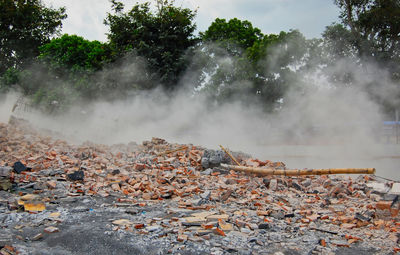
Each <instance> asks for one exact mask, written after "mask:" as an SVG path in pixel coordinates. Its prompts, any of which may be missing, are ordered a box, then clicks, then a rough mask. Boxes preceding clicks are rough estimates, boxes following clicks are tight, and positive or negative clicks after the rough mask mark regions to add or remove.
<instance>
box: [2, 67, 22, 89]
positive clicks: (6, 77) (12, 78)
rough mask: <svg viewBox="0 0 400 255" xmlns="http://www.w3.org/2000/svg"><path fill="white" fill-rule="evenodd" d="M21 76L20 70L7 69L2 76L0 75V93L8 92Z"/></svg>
mask: <svg viewBox="0 0 400 255" xmlns="http://www.w3.org/2000/svg"><path fill="white" fill-rule="evenodd" d="M20 76H21V71H19V70H18V69H15V68H9V69H7V70H6V71H5V72H4V73H3V75H2V76H0V93H4V92H8V91H9V90H10V89H11V88H12V87H13V86H15V85H16V84H17V83H18V81H19V79H20Z"/></svg>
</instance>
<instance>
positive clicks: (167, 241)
mask: <svg viewBox="0 0 400 255" xmlns="http://www.w3.org/2000/svg"><path fill="white" fill-rule="evenodd" d="M234 155H235V157H236V158H237V159H238V160H239V161H240V163H241V164H242V165H247V166H252V167H261V168H273V169H285V165H284V164H283V163H281V162H271V161H268V160H263V161H262V160H258V159H253V158H251V157H250V156H248V155H246V154H243V153H234ZM221 162H224V163H232V162H231V161H230V159H229V158H228V157H227V156H226V154H225V153H224V152H222V151H212V150H207V149H205V148H201V147H196V146H194V145H180V144H171V143H168V142H166V141H164V140H162V139H158V138H154V139H152V141H147V142H143V144H141V145H137V144H134V143H130V144H127V145H115V146H105V145H96V144H91V143H85V144H83V145H80V146H75V145H71V144H68V143H66V142H64V141H61V140H54V139H52V138H51V137H47V136H43V135H41V134H40V133H39V132H37V131H34V130H32V129H29V123H26V122H24V121H22V120H16V119H12V121H11V122H10V123H9V124H0V185H1V187H0V190H1V191H0V230H1V231H0V249H1V254H167V253H170V254H276V255H278V254H392V253H395V252H397V251H398V250H399V244H398V234H397V233H398V231H399V228H400V223H399V222H398V211H399V210H398V208H399V203H398V201H399V199H398V194H399V186H398V183H393V182H390V181H384V180H380V179H378V178H375V177H373V176H356V177H354V176H353V177H349V176H318V177H315V176H309V177H279V176H270V177H257V176H250V175H245V174H242V173H237V172H233V171H225V170H222V169H219V167H218V166H219V164H220V163H221Z"/></svg>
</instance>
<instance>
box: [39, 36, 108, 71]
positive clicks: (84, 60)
mask: <svg viewBox="0 0 400 255" xmlns="http://www.w3.org/2000/svg"><path fill="white" fill-rule="evenodd" d="M39 51H40V56H39V59H41V60H43V61H44V62H45V63H46V64H48V65H49V66H50V67H51V69H53V70H55V71H58V72H62V71H64V70H69V71H72V72H79V71H96V70H100V69H101V68H102V66H103V64H104V62H105V61H107V60H108V59H109V56H108V55H107V54H109V52H108V49H107V45H105V44H103V43H101V42H99V41H88V40H85V39H84V38H82V37H80V36H77V35H68V34H65V35H63V36H62V37H60V38H55V39H52V40H51V41H50V42H49V43H47V44H45V45H43V46H41V47H40V48H39Z"/></svg>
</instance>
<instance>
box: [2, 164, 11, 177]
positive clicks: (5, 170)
mask: <svg viewBox="0 0 400 255" xmlns="http://www.w3.org/2000/svg"><path fill="white" fill-rule="evenodd" d="M11 170H12V168H11V167H8V166H0V177H3V178H8V177H9V176H10V174H11Z"/></svg>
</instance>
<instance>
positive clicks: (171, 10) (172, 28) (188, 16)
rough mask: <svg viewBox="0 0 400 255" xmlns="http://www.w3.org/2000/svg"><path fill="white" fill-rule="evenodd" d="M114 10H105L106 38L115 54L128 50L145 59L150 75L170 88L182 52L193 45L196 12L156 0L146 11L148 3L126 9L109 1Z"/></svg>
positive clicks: (182, 64)
mask: <svg viewBox="0 0 400 255" xmlns="http://www.w3.org/2000/svg"><path fill="white" fill-rule="evenodd" d="M112 3H113V10H114V13H113V14H111V13H108V14H107V18H106V19H105V24H106V25H108V26H109V28H110V32H109V33H108V39H109V41H110V44H111V46H112V47H113V50H114V51H115V55H116V56H117V57H121V56H123V55H125V54H126V53H127V52H129V51H133V52H134V53H135V54H137V55H138V56H141V57H144V58H145V59H146V60H147V63H148V67H149V71H150V72H151V74H150V76H152V78H153V79H154V80H155V78H156V77H157V78H159V80H160V82H161V83H162V84H164V85H165V87H166V88H170V89H171V88H173V87H174V86H175V85H176V84H177V83H178V80H179V78H180V76H181V74H182V73H183V72H184V71H185V67H186V66H187V62H186V59H185V54H186V53H187V51H188V50H189V49H190V47H192V46H194V45H195V43H196V39H195V37H194V36H193V33H194V31H195V29H196V25H195V24H194V23H193V19H194V17H195V15H196V12H194V11H192V10H190V9H186V8H179V7H175V6H173V5H172V3H171V2H168V1H158V2H157V3H158V5H157V7H158V11H157V12H156V13H152V12H151V11H150V3H149V2H146V3H144V4H136V5H134V6H133V7H132V9H131V10H130V11H128V12H126V13H124V12H123V7H124V5H123V4H122V3H121V2H117V1H112Z"/></svg>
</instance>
